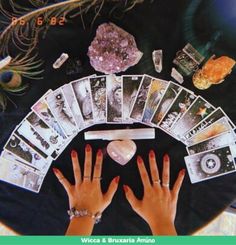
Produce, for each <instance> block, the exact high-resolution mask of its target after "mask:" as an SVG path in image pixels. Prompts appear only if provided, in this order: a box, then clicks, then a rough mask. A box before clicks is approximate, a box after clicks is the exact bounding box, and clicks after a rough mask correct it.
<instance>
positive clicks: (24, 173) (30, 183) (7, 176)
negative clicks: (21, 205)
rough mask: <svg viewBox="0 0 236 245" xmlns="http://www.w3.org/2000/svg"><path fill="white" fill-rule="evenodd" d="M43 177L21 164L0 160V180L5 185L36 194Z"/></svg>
mask: <svg viewBox="0 0 236 245" xmlns="http://www.w3.org/2000/svg"><path fill="white" fill-rule="evenodd" d="M44 176H45V175H41V174H39V173H37V172H33V171H32V170H31V169H30V168H28V167H26V166H25V165H23V164H20V163H15V162H13V161H9V160H7V159H4V158H0V180H3V181H5V182H7V183H10V184H13V185H15V186H18V187H21V188H24V189H27V190H30V191H33V192H36V193H38V192H39V191H40V188H41V186H42V183H43V180H44Z"/></svg>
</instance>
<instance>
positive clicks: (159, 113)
mask: <svg viewBox="0 0 236 245" xmlns="http://www.w3.org/2000/svg"><path fill="white" fill-rule="evenodd" d="M181 89H182V87H181V86H179V85H178V84H176V83H173V82H170V83H169V85H168V87H167V89H166V91H165V93H164V95H163V97H162V98H161V100H160V102H159V104H158V105H157V108H156V110H155V112H154V114H153V117H152V119H151V122H152V124H153V125H156V126H157V125H158V124H159V122H160V121H161V119H162V118H163V116H164V115H165V113H166V112H167V110H168V108H169V107H170V105H171V104H172V102H173V101H174V99H175V98H176V97H177V95H178V93H179V92H180V91H181Z"/></svg>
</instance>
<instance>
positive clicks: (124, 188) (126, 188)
mask: <svg viewBox="0 0 236 245" xmlns="http://www.w3.org/2000/svg"><path fill="white" fill-rule="evenodd" d="M123 190H124V192H125V193H127V192H128V190H129V188H128V186H127V185H123Z"/></svg>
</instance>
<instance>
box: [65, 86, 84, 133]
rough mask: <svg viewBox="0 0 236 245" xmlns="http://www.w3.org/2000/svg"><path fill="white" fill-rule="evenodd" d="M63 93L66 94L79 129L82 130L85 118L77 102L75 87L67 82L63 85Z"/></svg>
mask: <svg viewBox="0 0 236 245" xmlns="http://www.w3.org/2000/svg"><path fill="white" fill-rule="evenodd" d="M61 89H62V92H63V95H64V96H65V99H66V102H67V104H68V106H69V108H70V110H71V113H72V115H73V117H74V120H75V122H76V125H77V130H78V131H80V130H82V129H83V128H84V120H83V117H82V114H81V111H80V108H79V105H78V103H77V100H76V98H75V94H74V92H73V88H72V86H71V84H66V85H64V86H62V87H61Z"/></svg>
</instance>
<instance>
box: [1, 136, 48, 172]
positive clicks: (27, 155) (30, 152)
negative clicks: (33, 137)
mask: <svg viewBox="0 0 236 245" xmlns="http://www.w3.org/2000/svg"><path fill="white" fill-rule="evenodd" d="M4 149H6V150H7V151H9V152H11V153H12V154H13V155H15V156H16V157H17V158H19V159H21V160H23V161H24V162H25V163H27V164H28V165H29V166H31V167H33V168H36V169H38V170H40V171H42V172H44V171H45V169H47V166H48V165H50V164H51V161H49V160H45V158H43V157H42V156H41V155H40V154H38V152H36V151H34V149H32V148H31V147H29V146H28V145H27V144H26V143H25V142H24V141H23V140H21V139H20V138H18V137H17V136H16V135H14V134H13V135H11V137H10V139H9V140H8V142H7V143H6V145H5V147H4Z"/></svg>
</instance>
